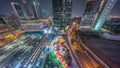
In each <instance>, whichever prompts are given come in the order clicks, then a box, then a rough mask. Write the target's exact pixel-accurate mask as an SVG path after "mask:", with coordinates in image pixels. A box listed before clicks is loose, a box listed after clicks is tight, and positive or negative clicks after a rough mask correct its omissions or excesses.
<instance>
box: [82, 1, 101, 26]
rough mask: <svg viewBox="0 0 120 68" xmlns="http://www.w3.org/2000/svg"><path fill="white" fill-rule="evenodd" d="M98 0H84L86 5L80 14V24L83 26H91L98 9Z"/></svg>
mask: <svg viewBox="0 0 120 68" xmlns="http://www.w3.org/2000/svg"><path fill="white" fill-rule="evenodd" d="M100 2H101V0H86V6H85V11H84V13H83V15H82V20H81V26H84V27H85V28H86V27H87V28H91V26H92V24H93V22H94V19H95V14H96V13H97V11H98V9H99V5H100Z"/></svg>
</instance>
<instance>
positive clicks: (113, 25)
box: [102, 18, 120, 34]
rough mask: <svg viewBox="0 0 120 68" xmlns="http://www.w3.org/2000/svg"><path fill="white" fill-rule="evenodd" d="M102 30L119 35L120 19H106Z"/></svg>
mask: <svg viewBox="0 0 120 68" xmlns="http://www.w3.org/2000/svg"><path fill="white" fill-rule="evenodd" d="M102 28H104V29H107V30H109V31H112V32H114V33H118V34H120V18H107V19H106V20H105V23H104V24H103V26H102Z"/></svg>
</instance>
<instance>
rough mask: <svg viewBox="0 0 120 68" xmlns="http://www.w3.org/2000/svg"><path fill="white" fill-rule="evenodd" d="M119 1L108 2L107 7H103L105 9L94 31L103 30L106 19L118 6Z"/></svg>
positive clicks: (111, 0) (106, 2) (101, 12)
mask: <svg viewBox="0 0 120 68" xmlns="http://www.w3.org/2000/svg"><path fill="white" fill-rule="evenodd" d="M116 2H117V0H106V1H105V5H103V6H104V7H103V9H102V10H101V11H100V13H99V17H98V18H97V21H96V23H95V27H94V30H99V29H101V27H102V25H103V24H104V22H105V20H106V18H107V17H108V15H109V14H110V12H111V10H112V9H113V7H114V5H115V4H116Z"/></svg>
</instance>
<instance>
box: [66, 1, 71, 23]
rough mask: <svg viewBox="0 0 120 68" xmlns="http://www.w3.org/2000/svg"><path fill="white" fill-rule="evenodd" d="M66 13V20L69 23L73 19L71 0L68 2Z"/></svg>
mask: <svg viewBox="0 0 120 68" xmlns="http://www.w3.org/2000/svg"><path fill="white" fill-rule="evenodd" d="M65 12H66V16H65V18H66V19H65V20H66V22H67V21H69V20H70V19H71V16H72V1H71V0H66V11H65Z"/></svg>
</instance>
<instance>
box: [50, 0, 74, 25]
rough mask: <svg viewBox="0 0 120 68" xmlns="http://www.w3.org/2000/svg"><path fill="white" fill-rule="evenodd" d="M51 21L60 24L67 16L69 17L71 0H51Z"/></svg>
mask: <svg viewBox="0 0 120 68" xmlns="http://www.w3.org/2000/svg"><path fill="white" fill-rule="evenodd" d="M52 8H53V21H54V24H55V25H62V24H64V23H65V21H66V19H67V18H71V12H72V1H71V0H52Z"/></svg>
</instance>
